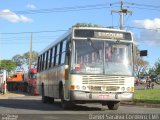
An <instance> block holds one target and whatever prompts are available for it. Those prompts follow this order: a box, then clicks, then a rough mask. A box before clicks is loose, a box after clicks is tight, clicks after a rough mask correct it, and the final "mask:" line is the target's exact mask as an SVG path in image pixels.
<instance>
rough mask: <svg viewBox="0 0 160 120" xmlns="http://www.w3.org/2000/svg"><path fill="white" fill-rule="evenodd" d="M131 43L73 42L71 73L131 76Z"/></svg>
mask: <svg viewBox="0 0 160 120" xmlns="http://www.w3.org/2000/svg"><path fill="white" fill-rule="evenodd" d="M131 48H132V47H131V43H122V42H117V43H116V42H111V41H102V40H75V41H73V54H72V61H71V72H72V73H80V74H105V75H132V73H133V70H132V69H133V64H132V62H131V61H132V57H131Z"/></svg>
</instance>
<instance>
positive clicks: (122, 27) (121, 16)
mask: <svg viewBox="0 0 160 120" xmlns="http://www.w3.org/2000/svg"><path fill="white" fill-rule="evenodd" d="M120 3H121V7H120V10H112V11H111V13H112V12H116V13H120V29H121V30H123V29H124V13H125V14H126V15H127V14H128V13H129V14H132V11H129V10H128V9H127V8H123V4H124V1H123V0H121V2H120Z"/></svg>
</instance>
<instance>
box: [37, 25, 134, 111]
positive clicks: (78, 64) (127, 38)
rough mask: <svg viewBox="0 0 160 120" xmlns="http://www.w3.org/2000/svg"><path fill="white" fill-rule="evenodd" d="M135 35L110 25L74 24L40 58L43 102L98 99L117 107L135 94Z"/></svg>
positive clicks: (63, 105) (83, 101)
mask: <svg viewBox="0 0 160 120" xmlns="http://www.w3.org/2000/svg"><path fill="white" fill-rule="evenodd" d="M133 75H134V74H133V37H132V34H131V33H130V32H127V31H124V30H117V29H109V28H97V27H72V28H71V29H70V30H69V31H68V32H67V33H66V34H64V35H63V36H62V37H60V38H59V39H58V40H56V41H55V42H54V43H52V44H50V45H49V46H48V47H47V48H45V49H44V50H43V51H42V52H41V53H40V54H39V57H38V76H37V79H38V82H39V85H40V90H41V94H42V101H43V102H47V101H52V102H53V101H54V99H61V104H62V107H64V108H67V107H69V106H70V105H71V104H70V103H87V102H95V103H101V104H102V105H107V106H108V108H109V109H110V110H113V109H114V110H116V109H118V107H119V104H120V101H125V100H127V101H128V100H132V98H133V93H134V76H133Z"/></svg>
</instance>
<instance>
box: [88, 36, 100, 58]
mask: <svg viewBox="0 0 160 120" xmlns="http://www.w3.org/2000/svg"><path fill="white" fill-rule="evenodd" d="M87 41H88V42H89V43H90V44H89V45H90V46H91V47H92V48H93V49H94V50H95V51H96V52H97V54H98V56H99V51H98V48H96V47H95V46H94V43H93V41H92V40H91V39H90V38H87Z"/></svg>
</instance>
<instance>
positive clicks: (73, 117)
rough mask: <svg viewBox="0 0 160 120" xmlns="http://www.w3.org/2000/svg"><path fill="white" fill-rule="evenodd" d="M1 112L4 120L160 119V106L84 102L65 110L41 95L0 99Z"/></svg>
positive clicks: (57, 102)
mask: <svg viewBox="0 0 160 120" xmlns="http://www.w3.org/2000/svg"><path fill="white" fill-rule="evenodd" d="M0 113H1V119H2V120H6V118H10V119H7V120H11V118H12V120H13V118H14V120H29V119H30V120H43V119H44V120H90V119H92V120H97V119H98V120H107V119H113V118H114V117H121V119H132V118H133V119H135V118H137V117H139V116H137V115H136V114H138V115H140V117H143V118H145V117H147V118H149V117H151V118H152V119H154V120H155V119H160V115H159V114H160V108H146V107H142V106H132V105H121V106H120V107H119V109H118V110H108V108H107V107H104V106H103V107H102V106H101V105H100V104H83V105H75V106H74V108H73V109H71V110H63V109H62V108H61V106H60V102H59V100H56V101H55V103H53V104H51V103H47V104H43V103H42V102H41V97H40V96H22V97H11V98H9V99H0ZM142 114H143V115H142ZM135 115H136V116H135Z"/></svg>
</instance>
